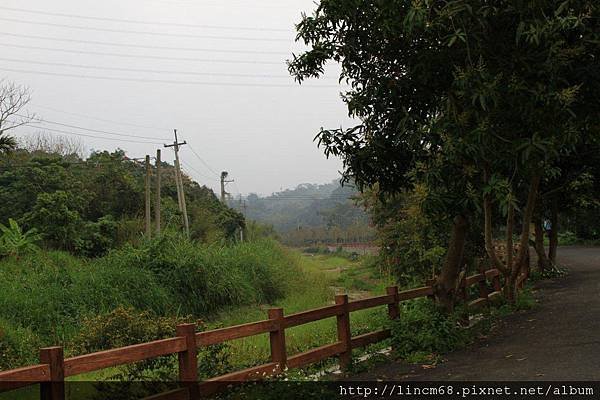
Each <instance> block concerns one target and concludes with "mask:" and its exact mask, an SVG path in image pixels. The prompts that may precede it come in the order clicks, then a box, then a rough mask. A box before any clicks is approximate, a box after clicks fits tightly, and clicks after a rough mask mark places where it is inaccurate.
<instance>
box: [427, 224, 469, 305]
mask: <svg viewBox="0 0 600 400" xmlns="http://www.w3.org/2000/svg"><path fill="white" fill-rule="evenodd" d="M468 226H469V223H468V220H467V218H466V217H465V216H463V215H457V216H456V217H454V221H453V225H452V233H451V236H450V243H449V244H448V253H447V254H446V259H445V260H444V264H443V266H442V271H441V273H440V275H438V278H437V280H436V282H435V284H434V285H433V287H434V295H435V298H436V300H437V302H438V304H439V305H440V306H442V307H443V308H444V310H446V311H448V312H450V311H452V310H453V308H454V299H455V296H456V289H457V281H458V277H459V274H460V269H461V267H462V265H463V253H464V248H465V240H466V237H467V230H468Z"/></svg>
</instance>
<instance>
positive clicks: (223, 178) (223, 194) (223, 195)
mask: <svg viewBox="0 0 600 400" xmlns="http://www.w3.org/2000/svg"><path fill="white" fill-rule="evenodd" d="M227 176H229V172H227V171H223V172H221V203H223V204H225V198H226V196H227V195H228V194H229V193H227V192H226V191H225V185H226V184H228V183H230V182H233V179H232V180H230V181H228V180H227Z"/></svg>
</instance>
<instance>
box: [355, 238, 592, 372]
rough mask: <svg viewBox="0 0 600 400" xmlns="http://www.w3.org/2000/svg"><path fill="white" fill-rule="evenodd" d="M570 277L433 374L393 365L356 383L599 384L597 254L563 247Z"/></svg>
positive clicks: (546, 287) (547, 284)
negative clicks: (529, 308)
mask: <svg viewBox="0 0 600 400" xmlns="http://www.w3.org/2000/svg"><path fill="white" fill-rule="evenodd" d="M558 257H559V261H560V262H561V263H562V264H563V265H566V266H567V267H568V268H569V270H570V273H569V275H568V276H567V277H565V278H561V279H558V280H554V281H552V280H550V281H544V282H540V283H539V284H538V285H537V286H536V289H539V290H537V291H536V298H538V299H539V305H538V306H536V307H535V308H534V309H533V310H529V311H525V312H521V313H517V314H514V315H511V316H509V317H507V318H505V319H503V321H502V322H501V324H500V326H498V327H497V329H495V330H494V331H493V333H492V334H490V335H489V338H486V339H482V340H480V341H478V342H477V343H474V344H473V345H472V346H470V348H468V349H464V350H460V351H456V352H454V353H451V354H448V355H447V361H446V362H445V363H443V364H440V365H438V366H437V367H436V368H434V369H423V368H422V367H421V366H414V365H407V364H406V363H403V362H395V363H392V364H388V365H384V366H381V367H378V368H376V369H375V370H374V371H370V372H368V373H365V374H360V375H359V376H358V377H357V379H368V380H372V379H389V380H417V381H418V380H459V381H460V380H600V248H586V247H563V248H560V249H559V254H558Z"/></svg>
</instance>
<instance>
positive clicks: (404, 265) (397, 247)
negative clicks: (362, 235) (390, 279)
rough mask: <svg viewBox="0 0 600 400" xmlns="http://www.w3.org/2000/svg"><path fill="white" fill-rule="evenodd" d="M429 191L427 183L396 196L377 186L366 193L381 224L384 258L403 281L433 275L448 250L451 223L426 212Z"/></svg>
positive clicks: (378, 225)
mask: <svg viewBox="0 0 600 400" xmlns="http://www.w3.org/2000/svg"><path fill="white" fill-rule="evenodd" d="M427 195H428V191H427V190H426V188H425V187H424V186H423V185H418V186H416V187H415V189H414V190H413V191H411V192H405V193H402V194H399V195H395V196H387V197H382V195H381V194H380V193H378V192H377V190H372V191H367V192H365V194H364V195H363V202H364V204H365V205H366V206H367V209H368V210H369V213H370V214H371V218H372V219H373V223H374V224H375V226H376V228H377V241H378V244H379V246H380V249H381V250H380V253H379V258H380V261H381V262H382V264H383V265H386V266H387V268H388V269H389V270H390V271H392V272H393V273H394V275H395V276H396V277H397V279H398V280H399V281H400V282H401V283H403V284H405V283H407V282H410V281H413V280H415V279H416V280H421V281H422V280H423V279H424V278H425V277H431V276H432V275H433V274H434V273H435V272H436V271H439V270H440V267H441V264H442V259H443V257H444V255H445V253H446V250H445V248H444V246H445V244H446V242H447V240H448V238H447V236H448V234H447V231H448V227H447V224H444V223H440V222H439V221H435V222H434V220H433V219H432V218H431V217H429V216H428V215H427V214H426V213H425V212H424V210H423V207H422V204H423V202H424V201H425V199H426V197H427Z"/></svg>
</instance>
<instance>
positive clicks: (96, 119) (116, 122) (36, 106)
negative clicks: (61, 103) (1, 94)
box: [35, 105, 170, 132]
mask: <svg viewBox="0 0 600 400" xmlns="http://www.w3.org/2000/svg"><path fill="white" fill-rule="evenodd" d="M35 108H41V109H45V110H49V111H54V112H57V113H61V114H66V115H73V116H75V117H81V118H87V119H91V120H95V121H100V122H108V123H111V124H117V125H126V126H131V127H134V128H142V129H150V130H155V131H157V132H158V131H161V132H162V131H165V130H167V129H170V128H164V129H159V128H157V127H156V126H147V125H137V124H132V123H130V122H122V121H114V120H110V119H104V118H97V117H92V116H89V115H85V114H78V113H74V112H69V111H63V110H59V109H57V108H53V107H48V106H40V105H35Z"/></svg>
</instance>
